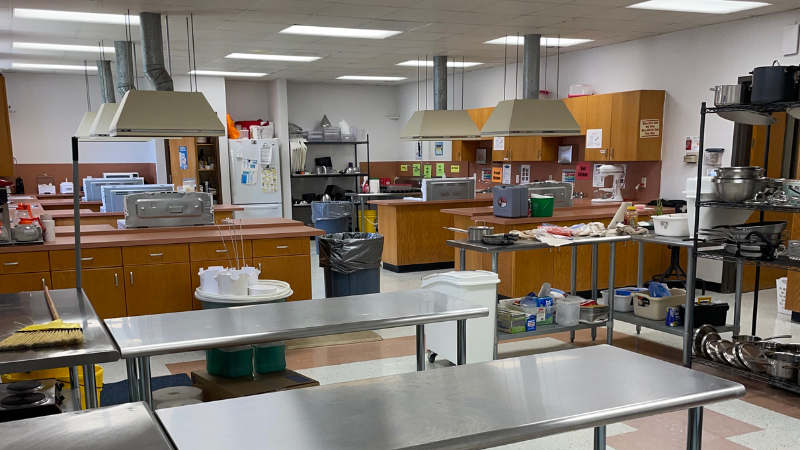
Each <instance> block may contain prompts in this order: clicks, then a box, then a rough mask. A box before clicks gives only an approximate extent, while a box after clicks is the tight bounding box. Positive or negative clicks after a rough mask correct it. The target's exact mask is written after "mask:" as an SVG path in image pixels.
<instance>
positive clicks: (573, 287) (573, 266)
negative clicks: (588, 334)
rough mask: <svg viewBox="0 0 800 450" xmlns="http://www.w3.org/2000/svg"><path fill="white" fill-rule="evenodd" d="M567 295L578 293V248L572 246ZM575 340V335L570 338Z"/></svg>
mask: <svg viewBox="0 0 800 450" xmlns="http://www.w3.org/2000/svg"><path fill="white" fill-rule="evenodd" d="M569 286H570V287H569V293H570V294H572V295H575V294H576V293H577V292H578V246H577V245H574V246H572V261H571V262H570V272H569ZM570 337H572V338H573V339H575V333H572V335H571V336H570Z"/></svg>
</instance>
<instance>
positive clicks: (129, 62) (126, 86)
mask: <svg viewBox="0 0 800 450" xmlns="http://www.w3.org/2000/svg"><path fill="white" fill-rule="evenodd" d="M114 54H115V55H116V58H117V59H116V65H117V91H118V92H119V95H125V93H126V92H128V91H130V90H131V89H136V88H135V87H134V85H133V81H134V80H133V42H131V41H114Z"/></svg>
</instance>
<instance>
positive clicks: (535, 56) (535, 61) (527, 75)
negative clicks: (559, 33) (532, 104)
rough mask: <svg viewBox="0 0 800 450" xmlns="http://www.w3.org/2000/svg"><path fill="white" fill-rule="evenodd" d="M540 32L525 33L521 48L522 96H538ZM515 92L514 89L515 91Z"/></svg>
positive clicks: (533, 97)
mask: <svg viewBox="0 0 800 450" xmlns="http://www.w3.org/2000/svg"><path fill="white" fill-rule="evenodd" d="M541 42H542V35H541V34H526V35H525V45H524V47H523V50H522V54H523V57H522V61H523V65H522V98H525V99H534V100H537V99H538V98H539V66H540V61H539V60H540V58H541V56H542V49H541ZM515 92H516V91H515Z"/></svg>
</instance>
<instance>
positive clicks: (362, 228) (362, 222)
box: [358, 197, 367, 233]
mask: <svg viewBox="0 0 800 450" xmlns="http://www.w3.org/2000/svg"><path fill="white" fill-rule="evenodd" d="M359 198H360V199H361V228H359V229H358V231H360V232H362V233H363V232H364V216H366V215H367V213H366V212H364V206H365V203H364V197H359Z"/></svg>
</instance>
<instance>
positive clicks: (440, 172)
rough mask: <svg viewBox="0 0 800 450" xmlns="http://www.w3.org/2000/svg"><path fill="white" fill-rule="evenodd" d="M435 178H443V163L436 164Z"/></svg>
mask: <svg viewBox="0 0 800 450" xmlns="http://www.w3.org/2000/svg"><path fill="white" fill-rule="evenodd" d="M436 176H437V177H443V176H444V163H436Z"/></svg>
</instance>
